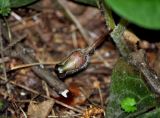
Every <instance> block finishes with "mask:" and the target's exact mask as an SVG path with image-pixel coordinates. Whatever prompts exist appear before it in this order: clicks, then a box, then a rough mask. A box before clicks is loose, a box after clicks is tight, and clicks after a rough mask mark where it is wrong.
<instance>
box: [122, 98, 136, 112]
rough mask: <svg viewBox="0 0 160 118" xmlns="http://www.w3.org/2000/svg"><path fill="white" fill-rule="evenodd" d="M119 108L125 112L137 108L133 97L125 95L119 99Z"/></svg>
mask: <svg viewBox="0 0 160 118" xmlns="http://www.w3.org/2000/svg"><path fill="white" fill-rule="evenodd" d="M120 104H121V108H122V109H123V110H124V111H125V112H128V113H129V112H134V111H136V110H137V107H136V101H135V99H134V98H130V97H127V98H125V99H123V100H122V101H121V103H120Z"/></svg>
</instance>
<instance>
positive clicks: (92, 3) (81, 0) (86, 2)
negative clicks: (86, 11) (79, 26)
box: [72, 0, 97, 7]
mask: <svg viewBox="0 0 160 118" xmlns="http://www.w3.org/2000/svg"><path fill="white" fill-rule="evenodd" d="M72 1H74V2H77V3H81V4H84V5H90V6H93V7H97V1H96V0H72Z"/></svg>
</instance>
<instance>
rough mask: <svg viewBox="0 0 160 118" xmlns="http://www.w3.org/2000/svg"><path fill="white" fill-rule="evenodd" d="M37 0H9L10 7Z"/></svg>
mask: <svg viewBox="0 0 160 118" xmlns="http://www.w3.org/2000/svg"><path fill="white" fill-rule="evenodd" d="M35 1H37V0H10V4H11V8H17V7H22V6H25V5H28V4H31V3H33V2H35Z"/></svg>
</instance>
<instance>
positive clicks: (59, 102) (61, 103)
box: [0, 77, 82, 113]
mask: <svg viewBox="0 0 160 118" xmlns="http://www.w3.org/2000/svg"><path fill="white" fill-rule="evenodd" d="M0 79H1V80H4V81H5V79H4V78H2V77H0ZM8 82H9V83H11V84H13V85H15V86H18V87H20V88H22V89H24V90H26V91H29V92H31V93H34V94H36V95H40V96H42V97H44V98H46V99H52V100H54V101H55V102H56V103H57V104H59V105H61V106H64V107H66V108H69V109H71V110H73V111H76V112H78V113H82V111H81V110H79V109H76V108H74V107H72V106H69V105H67V104H65V103H63V102H61V101H58V100H56V99H54V98H51V97H48V96H46V95H42V94H41V93H39V92H38V91H36V90H33V89H31V88H28V87H26V86H24V85H21V84H17V83H16V82H14V81H8Z"/></svg>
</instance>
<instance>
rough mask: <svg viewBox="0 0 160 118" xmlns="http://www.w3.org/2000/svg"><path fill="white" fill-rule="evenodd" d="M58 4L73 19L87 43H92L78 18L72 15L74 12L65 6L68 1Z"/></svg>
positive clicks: (62, 0)
mask: <svg viewBox="0 0 160 118" xmlns="http://www.w3.org/2000/svg"><path fill="white" fill-rule="evenodd" d="M57 2H58V3H59V4H60V5H61V6H62V7H63V9H64V11H65V12H66V13H67V14H68V16H69V17H70V18H71V20H72V22H73V23H74V24H75V25H76V26H77V28H78V29H79V31H80V33H81V34H82V36H83V37H84V39H85V41H86V43H87V44H90V43H91V41H90V40H89V38H88V37H89V36H88V34H87V33H86V31H85V30H84V28H83V26H82V25H81V24H80V23H79V21H78V20H77V18H76V17H75V16H74V15H73V14H72V12H71V11H70V10H69V9H68V8H67V6H66V5H65V3H66V1H65V0H57Z"/></svg>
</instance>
